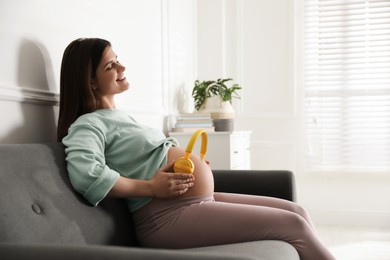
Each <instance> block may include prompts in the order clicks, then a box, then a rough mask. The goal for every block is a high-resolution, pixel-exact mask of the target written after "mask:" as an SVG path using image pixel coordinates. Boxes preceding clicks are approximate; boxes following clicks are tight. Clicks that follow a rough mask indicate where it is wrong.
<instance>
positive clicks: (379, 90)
mask: <svg viewBox="0 0 390 260" xmlns="http://www.w3.org/2000/svg"><path fill="white" fill-rule="evenodd" d="M304 3H305V8H304V16H305V17H304V81H303V82H304V93H305V131H306V133H305V135H306V148H307V149H306V167H307V169H308V170H319V171H389V170H390V0H370V1H359V0H349V1H348V0H344V1H343V0H305V2H304Z"/></svg>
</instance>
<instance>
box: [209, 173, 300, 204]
mask: <svg viewBox="0 0 390 260" xmlns="http://www.w3.org/2000/svg"><path fill="white" fill-rule="evenodd" d="M213 174H214V182H215V191H216V192H231V193H242V194H251V195H261V196H270V197H276V198H281V199H286V200H290V201H295V199H296V198H295V179H294V174H293V173H292V172H291V171H285V170H270V171H266V170H213Z"/></svg>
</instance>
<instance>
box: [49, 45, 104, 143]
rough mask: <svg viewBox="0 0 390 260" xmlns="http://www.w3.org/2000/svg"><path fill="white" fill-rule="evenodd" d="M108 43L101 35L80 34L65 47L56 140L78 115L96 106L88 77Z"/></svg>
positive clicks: (64, 134) (62, 136) (65, 131)
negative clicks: (81, 35)
mask: <svg viewBox="0 0 390 260" xmlns="http://www.w3.org/2000/svg"><path fill="white" fill-rule="evenodd" d="M109 46H111V43H110V42H109V41H106V40H103V39H99V38H80V39H77V40H75V41H73V42H71V43H70V44H69V45H68V47H67V48H66V49H65V51H64V55H63V57H62V64H61V75H60V111H59V117H58V127H57V141H59V142H61V140H62V138H64V137H65V136H66V135H67V134H68V129H69V127H70V125H71V124H72V123H73V122H74V121H76V119H77V118H78V117H79V116H81V115H84V114H86V113H90V112H93V111H95V110H96V109H97V106H98V102H97V100H96V98H95V96H94V95H93V92H92V88H91V80H92V79H94V78H95V76H96V69H97V66H98V65H99V63H100V60H101V58H102V55H103V52H104V50H105V49H106V47H109Z"/></svg>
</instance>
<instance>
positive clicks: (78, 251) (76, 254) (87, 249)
mask: <svg viewBox="0 0 390 260" xmlns="http://www.w3.org/2000/svg"><path fill="white" fill-rule="evenodd" d="M0 255H1V259H4V260H13V259H18V260H36V259H56V260H69V259H72V260H85V259H94V260H106V259H115V260H122V259H123V260H129V259H144V260H149V259H150V260H163V259H172V260H175V259H176V260H182V259H186V260H187V259H188V260H191V259H193V260H195V259H198V260H204V259H208V260H229V259H231V260H233V259H242V260H254V259H255V258H254V257H251V256H249V255H242V254H241V255H240V254H235V255H231V256H227V255H225V254H224V253H223V252H221V253H215V252H188V251H179V250H169V249H152V248H135V247H120V246H102V245H81V246H76V245H42V244H35V245H34V244H30V245H23V244H0Z"/></svg>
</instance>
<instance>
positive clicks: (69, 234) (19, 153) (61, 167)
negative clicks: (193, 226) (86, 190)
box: [0, 143, 137, 246]
mask: <svg viewBox="0 0 390 260" xmlns="http://www.w3.org/2000/svg"><path fill="white" fill-rule="evenodd" d="M4 242H10V243H21V244H22V243H45V244H47V243H54V244H79V245H80V244H107V245H128V246H136V245H137V242H136V236H135V232H134V228H133V224H132V218H131V214H130V213H129V211H128V210H127V207H126V205H125V202H124V201H123V200H120V199H105V200H103V201H102V202H101V203H100V204H99V205H98V206H97V207H92V206H90V205H89V204H88V203H87V202H86V201H85V200H84V199H83V198H82V197H81V196H80V195H79V194H77V193H76V192H75V191H74V190H73V188H72V186H71V184H70V182H69V179H68V175H67V171H66V162H65V154H64V147H63V146H62V144H61V143H48V144H10V145H7V144H2V145H0V243H4Z"/></svg>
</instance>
